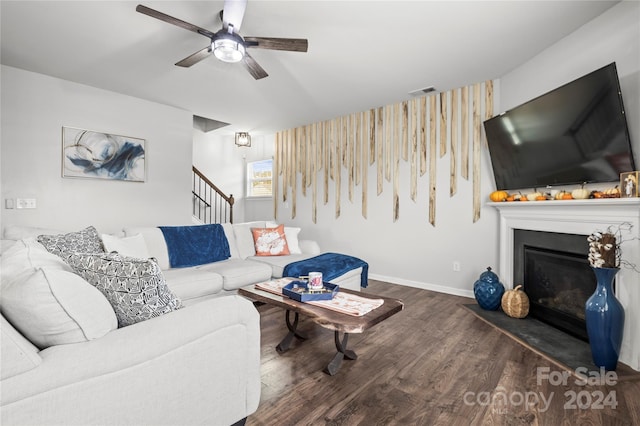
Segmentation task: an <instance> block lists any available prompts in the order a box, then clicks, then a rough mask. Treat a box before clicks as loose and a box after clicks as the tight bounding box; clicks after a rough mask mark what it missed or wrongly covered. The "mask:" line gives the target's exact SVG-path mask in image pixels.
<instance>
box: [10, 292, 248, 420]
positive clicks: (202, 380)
mask: <svg viewBox="0 0 640 426" xmlns="http://www.w3.org/2000/svg"><path fill="white" fill-rule="evenodd" d="M40 356H41V357H42V363H41V364H40V365H39V366H38V367H36V368H34V369H32V370H30V371H27V372H25V373H23V374H20V375H17V376H14V377H11V378H9V379H7V380H3V381H2V383H1V386H2V395H1V404H2V413H1V417H0V423H2V424H121V425H126V424H158V425H160V424H183V425H186V424H206V423H208V424H214V423H215V424H232V423H234V422H236V421H238V420H240V419H242V418H244V417H246V416H248V415H249V414H251V413H253V412H254V411H255V410H256V409H257V407H258V402H259V397H260V318H259V315H258V312H257V311H256V309H255V308H254V307H253V305H252V304H251V303H250V302H249V301H248V300H246V299H244V298H242V297H240V296H226V297H219V298H215V299H210V300H207V301H203V302H201V303H197V304H194V305H191V306H188V307H185V308H182V309H180V310H177V311H175V312H172V313H169V314H166V315H163V316H161V317H158V318H154V319H151V320H148V321H144V322H141V323H137V324H134V325H131V326H128V327H124V328H120V329H117V330H114V331H112V332H110V333H108V334H107V335H105V336H104V337H102V338H100V339H97V340H92V341H89V342H84V343H77V344H70V345H59V346H54V347H50V348H47V349H45V350H43V351H41V352H40Z"/></svg>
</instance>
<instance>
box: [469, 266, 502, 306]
mask: <svg viewBox="0 0 640 426" xmlns="http://www.w3.org/2000/svg"><path fill="white" fill-rule="evenodd" d="M503 294H504V286H503V285H502V283H501V282H500V280H499V279H498V276H497V275H496V274H495V273H493V272H491V268H487V270H486V271H485V272H483V273H482V274H480V278H479V279H478V281H476V282H475V283H474V284H473V295H474V296H475V297H476V301H477V302H478V305H480V307H481V308H482V309H485V310H487V311H495V310H497V309H498V308H499V307H500V302H501V301H502V295H503Z"/></svg>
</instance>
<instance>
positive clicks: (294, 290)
mask: <svg viewBox="0 0 640 426" xmlns="http://www.w3.org/2000/svg"><path fill="white" fill-rule="evenodd" d="M322 284H323V285H324V287H323V288H322V290H309V286H308V285H309V283H308V282H306V281H291V282H290V283H289V284H287V285H286V286H284V287H283V288H282V294H284V295H285V296H287V297H289V298H291V299H293V300H297V301H298V302H314V301H317V300H331V299H333V297H334V296H335V295H336V293H337V292H338V290H339V289H340V287H339V286H337V285H336V284H331V283H322Z"/></svg>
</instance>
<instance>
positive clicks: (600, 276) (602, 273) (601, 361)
mask: <svg viewBox="0 0 640 426" xmlns="http://www.w3.org/2000/svg"><path fill="white" fill-rule="evenodd" d="M619 270H620V269H618V268H593V272H594V273H595V274H596V281H597V287H596V291H595V292H594V293H593V295H591V297H590V298H589V299H588V300H587V303H586V305H585V313H586V321H587V334H588V335H589V345H590V346H591V356H592V357H593V363H594V364H595V365H596V366H597V367H604V368H605V370H609V371H613V370H615V369H616V365H617V364H618V356H619V355H620V345H621V344H622V331H623V329H624V308H623V307H622V305H621V304H620V302H619V301H618V299H617V298H616V295H615V294H614V293H613V289H612V283H613V279H614V277H615V276H616V274H617V273H618V271H619Z"/></svg>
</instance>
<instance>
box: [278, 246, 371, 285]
mask: <svg viewBox="0 0 640 426" xmlns="http://www.w3.org/2000/svg"><path fill="white" fill-rule="evenodd" d="M360 267H362V274H361V275H360V287H366V286H367V279H368V277H369V264H368V263H367V262H365V261H364V260H362V259H358V258H357V257H353V256H347V255H346V254H340V253H323V254H321V255H319V256H315V257H311V258H309V259H305V260H300V261H298V262H293V263H290V264H288V265H287V266H285V267H284V270H283V271H282V276H283V277H300V276H305V275H309V272H322V280H323V281H331V280H332V279H334V278H337V277H339V276H340V275H342V274H345V273H347V272H349V271H351V270H353V269H357V268H360Z"/></svg>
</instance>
